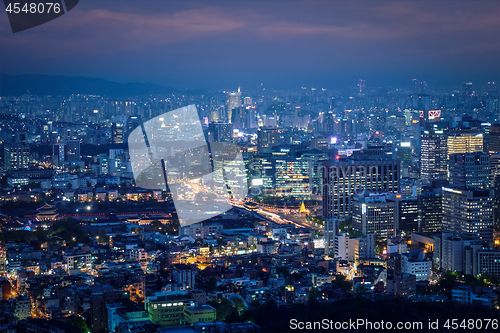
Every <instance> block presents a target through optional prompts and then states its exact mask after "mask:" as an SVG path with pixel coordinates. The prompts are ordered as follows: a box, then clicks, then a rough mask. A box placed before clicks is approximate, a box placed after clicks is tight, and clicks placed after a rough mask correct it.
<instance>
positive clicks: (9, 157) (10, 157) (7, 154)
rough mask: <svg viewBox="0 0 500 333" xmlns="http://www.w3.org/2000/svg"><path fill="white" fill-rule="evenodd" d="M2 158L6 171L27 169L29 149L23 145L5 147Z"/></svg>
mask: <svg viewBox="0 0 500 333" xmlns="http://www.w3.org/2000/svg"><path fill="white" fill-rule="evenodd" d="M3 158H4V168H5V170H6V171H9V170H22V169H28V167H29V162H30V147H29V146H28V145H25V144H14V145H6V146H4V157H3Z"/></svg>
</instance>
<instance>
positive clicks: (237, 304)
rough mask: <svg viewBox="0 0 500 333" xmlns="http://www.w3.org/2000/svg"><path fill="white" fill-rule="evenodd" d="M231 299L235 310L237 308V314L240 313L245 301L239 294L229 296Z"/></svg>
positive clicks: (244, 306)
mask: <svg viewBox="0 0 500 333" xmlns="http://www.w3.org/2000/svg"><path fill="white" fill-rule="evenodd" d="M231 301H232V302H233V306H234V307H235V308H236V310H238V315H239V314H240V313H241V310H243V309H244V308H246V305H245V302H244V301H243V299H242V298H241V296H240V297H238V296H233V297H232V298H231Z"/></svg>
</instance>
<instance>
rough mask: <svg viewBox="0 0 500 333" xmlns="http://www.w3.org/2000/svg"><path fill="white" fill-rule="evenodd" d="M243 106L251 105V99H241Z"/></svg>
mask: <svg viewBox="0 0 500 333" xmlns="http://www.w3.org/2000/svg"><path fill="white" fill-rule="evenodd" d="M243 105H252V97H245V98H243Z"/></svg>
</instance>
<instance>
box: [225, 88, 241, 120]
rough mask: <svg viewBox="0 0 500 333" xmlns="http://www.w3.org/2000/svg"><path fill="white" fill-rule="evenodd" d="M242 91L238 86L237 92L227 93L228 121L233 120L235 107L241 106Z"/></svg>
mask: <svg viewBox="0 0 500 333" xmlns="http://www.w3.org/2000/svg"><path fill="white" fill-rule="evenodd" d="M241 105H242V104H241V91H240V88H239V87H238V91H237V92H230V93H228V94H227V121H228V122H229V123H231V122H232V114H233V109H234V108H239V107H241Z"/></svg>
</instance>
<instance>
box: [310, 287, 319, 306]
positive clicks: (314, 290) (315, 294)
mask: <svg viewBox="0 0 500 333" xmlns="http://www.w3.org/2000/svg"><path fill="white" fill-rule="evenodd" d="M320 295H321V293H320V292H319V289H318V288H317V287H312V288H311V290H309V303H314V302H316V300H317V299H318V297H319V296H320Z"/></svg>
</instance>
